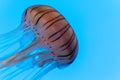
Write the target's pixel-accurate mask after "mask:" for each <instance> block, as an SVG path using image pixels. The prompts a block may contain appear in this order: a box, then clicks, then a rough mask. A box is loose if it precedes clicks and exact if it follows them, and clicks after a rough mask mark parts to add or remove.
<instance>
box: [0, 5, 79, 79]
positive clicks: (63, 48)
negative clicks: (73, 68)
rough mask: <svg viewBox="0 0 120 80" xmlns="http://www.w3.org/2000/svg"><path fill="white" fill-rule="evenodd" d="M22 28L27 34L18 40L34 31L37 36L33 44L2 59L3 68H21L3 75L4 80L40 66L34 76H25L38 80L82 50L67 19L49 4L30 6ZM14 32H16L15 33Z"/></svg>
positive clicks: (71, 59) (67, 62) (24, 15)
mask: <svg viewBox="0 0 120 80" xmlns="http://www.w3.org/2000/svg"><path fill="white" fill-rule="evenodd" d="M20 28H21V30H20V31H18V32H19V34H23V36H24V35H26V36H24V38H23V36H22V37H21V38H20V39H19V40H18V41H23V42H24V40H26V38H27V37H28V36H31V35H33V34H34V37H32V39H30V38H31V37H30V38H29V40H30V41H31V44H30V43H29V45H27V46H25V48H24V49H22V50H20V51H19V52H17V53H15V54H14V55H12V56H11V57H9V58H7V59H5V60H3V61H2V62H1V63H2V64H1V66H0V67H1V68H4V67H12V66H17V69H16V70H13V71H12V72H15V73H12V72H10V73H8V74H7V75H6V77H4V76H2V77H3V78H4V79H7V80H8V79H12V78H14V77H15V76H17V75H19V74H21V73H23V72H24V71H26V70H28V69H33V70H34V67H36V66H37V67H38V70H34V71H35V72H34V74H31V75H33V76H32V77H28V75H30V74H28V75H27V76H26V78H24V79H26V80H27V79H28V80H29V79H30V80H37V79H40V78H41V77H42V76H43V75H45V74H46V73H47V72H49V71H50V70H52V69H54V68H56V67H61V66H65V65H69V64H70V63H72V62H73V61H74V59H75V57H76V55H77V51H78V41H77V38H76V36H75V33H74V31H73V29H72V27H71V26H70V24H69V23H68V22H67V20H66V19H65V18H64V17H63V16H62V15H61V14H60V13H59V12H58V11H57V10H55V9H54V8H52V7H50V6H46V5H36V6H32V7H29V8H27V9H26V11H25V12H24V14H23V20H22V23H21V26H20ZM28 33H29V34H28ZM11 34H12V35H13V32H12V33H11ZM29 40H27V41H29ZM23 44H25V43H23ZM21 47H22V46H21ZM26 66H27V67H26ZM21 69H22V70H21ZM9 74H11V75H9Z"/></svg>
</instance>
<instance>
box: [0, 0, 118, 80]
mask: <svg viewBox="0 0 120 80" xmlns="http://www.w3.org/2000/svg"><path fill="white" fill-rule="evenodd" d="M35 4H45V5H50V6H53V7H54V8H56V9H57V10H58V11H59V12H61V13H62V14H63V15H64V16H65V17H66V19H67V20H68V21H69V23H70V24H71V25H72V27H73V29H74V31H75V33H76V35H77V38H78V41H79V52H78V56H77V58H76V60H75V61H74V63H73V64H71V65H70V66H68V67H66V68H63V69H54V70H52V71H51V72H49V73H48V74H47V75H45V76H44V77H43V78H42V80H120V1H119V0H21V1H17V0H4V1H3V0H0V34H3V33H6V32H9V31H11V30H13V29H15V28H16V27H18V26H19V24H20V22H21V15H22V13H23V11H24V10H25V9H26V8H27V7H29V6H31V5H35ZM18 80H19V79H18Z"/></svg>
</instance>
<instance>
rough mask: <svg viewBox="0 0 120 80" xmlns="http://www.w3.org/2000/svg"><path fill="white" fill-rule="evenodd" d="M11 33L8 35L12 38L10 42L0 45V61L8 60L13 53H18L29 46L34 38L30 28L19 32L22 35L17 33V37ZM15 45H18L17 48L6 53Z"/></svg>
mask: <svg viewBox="0 0 120 80" xmlns="http://www.w3.org/2000/svg"><path fill="white" fill-rule="evenodd" d="M17 31H18V30H16V33H17ZM13 32H15V31H13ZM13 32H12V33H11V34H10V35H11V36H12V37H13V38H12V39H11V40H9V41H8V42H4V43H3V44H2V43H0V53H1V54H0V60H2V59H5V58H8V57H10V56H11V55H13V54H14V53H15V52H18V51H20V50H22V49H24V48H25V47H27V46H28V45H30V44H31V43H32V42H33V40H34V38H35V33H34V31H33V29H32V28H29V29H28V30H27V31H21V32H22V33H21V32H20V31H19V36H18V35H16V34H15V33H13ZM5 35H9V34H5ZM14 35H15V36H14ZM11 36H10V37H11ZM3 37H4V36H3ZM4 39H7V37H5V38H4ZM3 41H4V40H3ZM16 44H17V45H18V44H19V45H20V46H19V48H18V49H16V50H14V51H11V52H9V53H8V51H9V50H11V48H12V47H13V46H15V45H16ZM3 54H4V55H3Z"/></svg>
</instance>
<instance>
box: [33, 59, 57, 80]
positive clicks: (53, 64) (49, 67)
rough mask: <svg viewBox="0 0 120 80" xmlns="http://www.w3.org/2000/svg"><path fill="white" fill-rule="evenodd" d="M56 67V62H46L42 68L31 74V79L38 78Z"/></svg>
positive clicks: (38, 79)
mask: <svg viewBox="0 0 120 80" xmlns="http://www.w3.org/2000/svg"><path fill="white" fill-rule="evenodd" d="M56 67H57V63H56V62H55V61H53V62H48V63H46V65H44V68H43V69H41V70H39V71H38V72H37V73H36V74H35V75H33V77H32V78H31V80H40V79H41V78H42V77H43V76H44V75H45V74H47V73H48V72H50V71H51V70H53V69H55V68H56Z"/></svg>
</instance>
